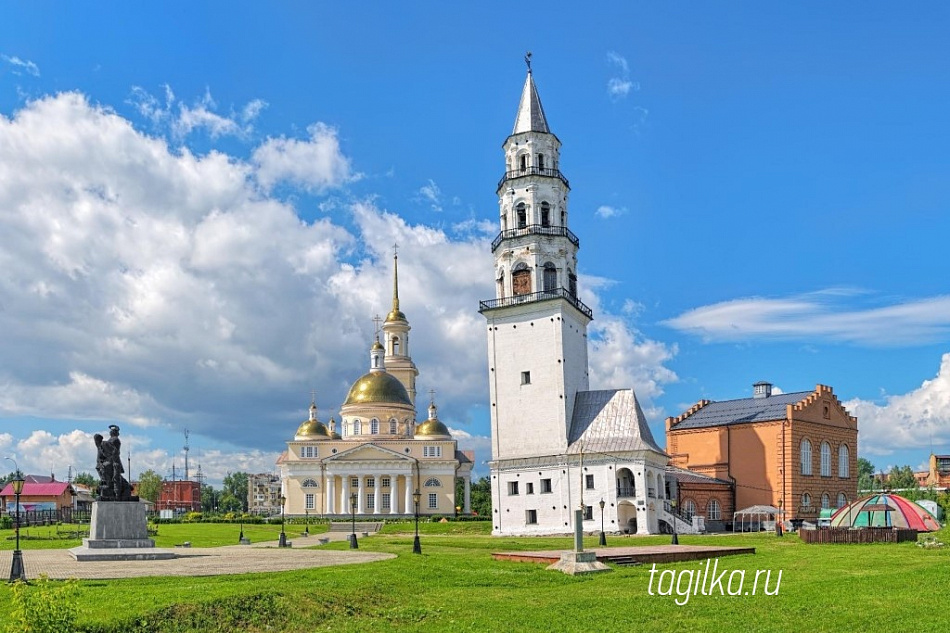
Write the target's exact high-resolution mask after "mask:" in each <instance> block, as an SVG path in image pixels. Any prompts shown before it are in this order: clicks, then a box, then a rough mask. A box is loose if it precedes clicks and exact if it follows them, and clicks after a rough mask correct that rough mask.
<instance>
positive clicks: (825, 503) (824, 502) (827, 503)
mask: <svg viewBox="0 0 950 633" xmlns="http://www.w3.org/2000/svg"><path fill="white" fill-rule="evenodd" d="M830 507H831V497H830V496H828V493H827V492H826V493H824V494H822V495H821V509H822V510H825V509H827V508H830Z"/></svg>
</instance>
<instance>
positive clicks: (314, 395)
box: [310, 389, 317, 404]
mask: <svg viewBox="0 0 950 633" xmlns="http://www.w3.org/2000/svg"><path fill="white" fill-rule="evenodd" d="M310 404H317V390H316V389H311V390H310Z"/></svg>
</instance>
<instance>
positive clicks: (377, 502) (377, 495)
mask: <svg viewBox="0 0 950 633" xmlns="http://www.w3.org/2000/svg"><path fill="white" fill-rule="evenodd" d="M374 483H375V484H376V487H375V489H374V490H373V514H379V510H380V507H381V506H382V502H383V476H382V475H380V474H377V475H376V481H375V482H374Z"/></svg>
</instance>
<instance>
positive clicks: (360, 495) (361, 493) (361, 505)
mask: <svg viewBox="0 0 950 633" xmlns="http://www.w3.org/2000/svg"><path fill="white" fill-rule="evenodd" d="M359 482H360V485H359V486H358V487H357V489H356V490H357V492H356V494H357V498H356V513H357V514H364V513H365V512H366V501H365V499H364V497H365V496H366V477H365V476H364V475H360V478H359Z"/></svg>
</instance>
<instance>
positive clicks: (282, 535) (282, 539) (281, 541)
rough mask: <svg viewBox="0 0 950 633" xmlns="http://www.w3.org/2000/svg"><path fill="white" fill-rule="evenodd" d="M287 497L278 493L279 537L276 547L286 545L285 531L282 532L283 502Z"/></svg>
mask: <svg viewBox="0 0 950 633" xmlns="http://www.w3.org/2000/svg"><path fill="white" fill-rule="evenodd" d="M286 502H287V498H286V497H284V495H280V539H279V540H278V541H277V547H287V533H286V532H284V504H285V503H286Z"/></svg>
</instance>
